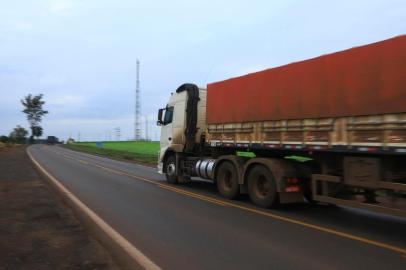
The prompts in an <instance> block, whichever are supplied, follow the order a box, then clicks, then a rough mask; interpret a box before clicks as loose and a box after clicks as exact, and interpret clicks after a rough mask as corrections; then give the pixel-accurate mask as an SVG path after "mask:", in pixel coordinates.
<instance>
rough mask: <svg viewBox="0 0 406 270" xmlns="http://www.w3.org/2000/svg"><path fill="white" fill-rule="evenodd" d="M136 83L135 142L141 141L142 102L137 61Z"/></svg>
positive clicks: (138, 63)
mask: <svg viewBox="0 0 406 270" xmlns="http://www.w3.org/2000/svg"><path fill="white" fill-rule="evenodd" d="M136 72H137V73H136V82H135V120H134V140H136V141H139V140H140V139H141V100H140V61H139V60H138V59H137V71H136Z"/></svg>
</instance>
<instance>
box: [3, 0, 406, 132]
mask: <svg viewBox="0 0 406 270" xmlns="http://www.w3.org/2000/svg"><path fill="white" fill-rule="evenodd" d="M0 1H1V8H0V91H1V95H0V134H6V135H8V134H9V133H10V131H11V130H12V129H13V128H14V127H15V126H16V125H18V124H19V125H22V126H24V127H26V128H28V124H27V121H26V119H25V116H24V115H23V114H22V113H21V110H22V106H21V104H20V99H21V98H23V97H24V96H25V95H27V94H28V93H33V94H39V93H43V94H44V99H45V101H46V105H45V108H46V109H47V110H49V112H50V113H49V115H47V116H46V117H45V118H44V120H43V127H44V136H48V135H56V136H57V137H59V138H61V139H66V138H67V137H69V136H72V137H73V138H74V139H77V138H78V135H79V133H80V138H81V140H104V139H106V138H108V137H109V134H112V138H113V139H115V136H114V132H113V129H114V128H116V127H120V128H121V133H122V136H121V139H130V138H133V136H134V134H133V129H134V126H133V123H134V88H135V74H136V72H135V71H136V59H137V58H138V59H140V61H141V92H142V93H141V97H142V109H141V110H142V113H143V115H148V117H149V122H150V125H149V131H150V132H149V136H150V137H152V138H153V139H157V136H158V135H159V130H158V129H157V128H156V127H155V126H154V123H155V121H156V119H155V118H156V117H155V115H156V111H157V109H158V108H160V107H162V106H164V105H165V103H166V102H167V100H168V98H169V95H170V92H172V91H174V90H175V89H176V88H177V87H178V86H179V85H180V84H182V83H184V82H192V83H196V84H198V85H200V86H205V85H206V84H207V83H209V82H214V81H219V80H223V79H227V78H230V77H235V76H238V75H242V74H246V73H249V72H253V71H258V70H261V69H265V68H269V67H275V66H279V65H283V64H287V63H290V62H294V61H298V60H304V59H307V58H312V57H315V56H319V55H321V54H326V53H330V52H334V51H338V50H343V49H347V48H350V47H354V46H359V45H363V44H367V43H372V42H376V41H379V40H382V39H387V38H390V37H393V36H397V35H401V34H405V33H406V22H405V18H406V1H404V0H397V1H391V0H382V1H373V0H365V1H363V0H360V1H355V0H352V1H344V0H341V1H325V0H320V1H311V0H307V1H305V0H303V1H299V0H291V1H287V0H280V1H272V0H267V1H255V0H251V1H246V0H245V1H238V0H232V1H209V0H204V1H191V0H189V1H187V0H185V1H177V0H171V1H136V0H120V1H102V0H83V1H73V0H32V1H30V0H24V1H23V0H21V1H20V0H13V1H7V0H0ZM144 127H145V125H144V124H143V126H142V128H143V130H144Z"/></svg>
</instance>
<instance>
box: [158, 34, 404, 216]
mask: <svg viewBox="0 0 406 270" xmlns="http://www.w3.org/2000/svg"><path fill="white" fill-rule="evenodd" d="M157 124H158V125H159V126H160V127H161V138H160V152H159V160H158V170H159V172H160V173H162V174H165V175H166V180H167V181H168V182H169V183H171V184H181V183H187V182H189V181H191V178H192V177H199V178H203V179H207V180H209V181H212V182H213V183H215V184H216V186H217V189H218V192H219V193H220V194H221V195H222V196H224V197H225V198H227V199H237V198H238V196H240V194H245V193H248V195H249V197H250V199H251V201H252V202H253V203H254V204H256V205H258V206H262V207H266V208H268V207H275V206H277V205H280V204H285V203H295V202H309V203H325V204H332V205H344V206H350V207H356V208H361V209H368V210H373V211H378V212H382V213H385V214H392V215H397V216H401V217H405V216H406V36H405V35H403V36H398V37H394V38H391V39H388V40H384V41H380V42H377V43H373V44H368V45H364V46H360V47H355V48H351V49H348V50H345V51H341V52H337V53H332V54H328V55H322V56H319V57H316V58H313V59H309V60H305V61H300V62H295V63H290V64H287V65H284V66H280V67H276V68H270V69H267V70H263V71H259V72H255V73H251V74H247V75H244V76H239V77H235V78H231V79H227V80H224V81H220V82H214V83H210V84H208V85H207V87H206V88H205V89H204V88H199V87H198V86H197V85H195V84H191V83H185V84H183V85H181V86H180V87H179V88H177V89H176V91H174V93H171V95H170V98H169V101H168V103H167V105H166V106H165V107H164V108H162V109H159V111H158V121H157Z"/></svg>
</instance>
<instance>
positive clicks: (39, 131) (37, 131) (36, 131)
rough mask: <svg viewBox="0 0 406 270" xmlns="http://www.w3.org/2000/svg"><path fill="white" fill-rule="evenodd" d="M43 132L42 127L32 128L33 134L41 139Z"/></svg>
mask: <svg viewBox="0 0 406 270" xmlns="http://www.w3.org/2000/svg"><path fill="white" fill-rule="evenodd" d="M43 130H44V129H43V128H42V127H40V126H34V127H32V134H33V135H34V136H35V137H41V135H42V131H43Z"/></svg>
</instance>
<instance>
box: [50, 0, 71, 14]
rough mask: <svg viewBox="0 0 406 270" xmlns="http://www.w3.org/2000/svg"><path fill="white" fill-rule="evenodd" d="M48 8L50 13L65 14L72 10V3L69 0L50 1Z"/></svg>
mask: <svg viewBox="0 0 406 270" xmlns="http://www.w3.org/2000/svg"><path fill="white" fill-rule="evenodd" d="M48 8H49V10H50V11H51V12H52V13H62V12H67V11H69V10H71V9H72V8H73V2H72V1H70V0H50V1H48Z"/></svg>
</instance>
